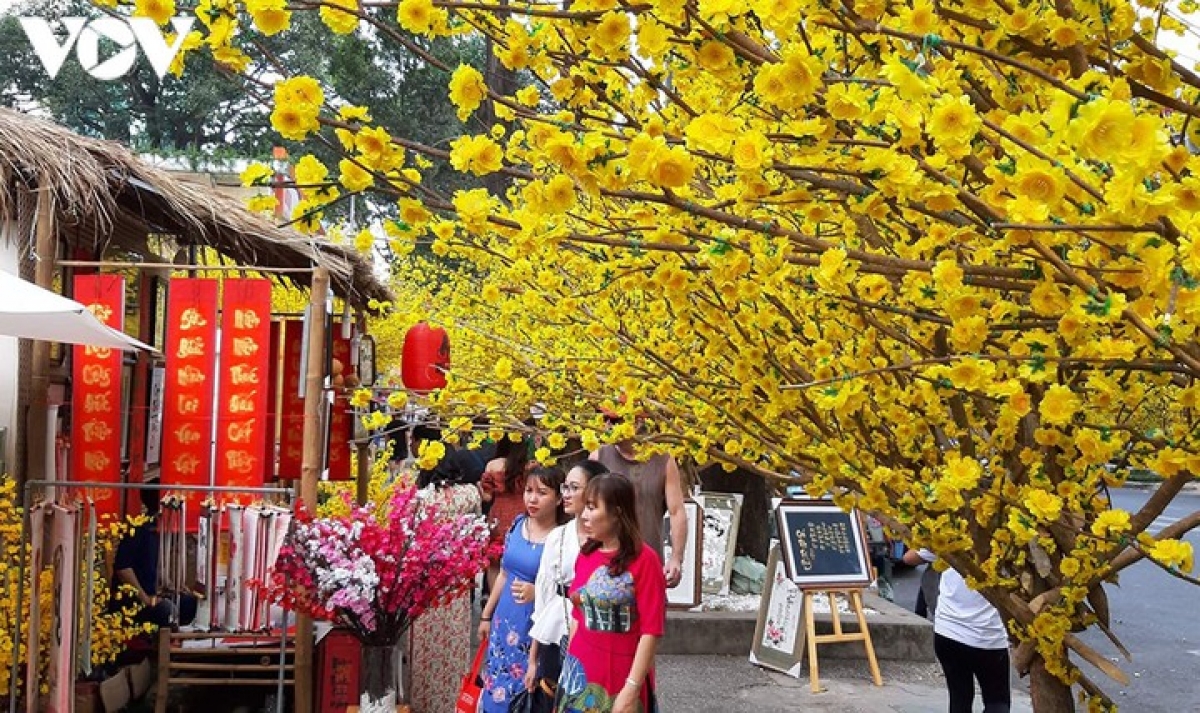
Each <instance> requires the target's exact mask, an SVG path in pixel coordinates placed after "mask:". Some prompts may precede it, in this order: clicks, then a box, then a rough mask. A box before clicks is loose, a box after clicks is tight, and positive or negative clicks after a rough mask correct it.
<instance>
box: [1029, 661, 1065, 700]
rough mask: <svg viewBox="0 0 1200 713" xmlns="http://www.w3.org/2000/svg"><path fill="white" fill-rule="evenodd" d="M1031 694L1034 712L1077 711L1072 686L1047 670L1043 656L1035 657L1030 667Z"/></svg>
mask: <svg viewBox="0 0 1200 713" xmlns="http://www.w3.org/2000/svg"><path fill="white" fill-rule="evenodd" d="M1029 695H1030V697H1031V698H1032V699H1033V711H1034V713H1075V698H1074V696H1073V695H1072V694H1071V687H1070V686H1068V685H1067V684H1065V683H1063V682H1062V681H1060V680H1058V679H1057V678H1055V677H1054V675H1053V674H1051V673H1050V672H1049V671H1047V670H1046V662H1045V661H1044V660H1043V659H1042V657H1041V656H1037V657H1035V658H1034V659H1033V664H1032V665H1031V666H1030V668H1029Z"/></svg>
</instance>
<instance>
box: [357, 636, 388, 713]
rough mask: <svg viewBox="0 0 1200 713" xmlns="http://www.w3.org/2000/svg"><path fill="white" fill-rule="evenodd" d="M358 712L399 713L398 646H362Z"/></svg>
mask: <svg viewBox="0 0 1200 713" xmlns="http://www.w3.org/2000/svg"><path fill="white" fill-rule="evenodd" d="M358 692H359V693H358V713H396V703H397V697H396V647H395V646H393V645H384V646H379V645H373V644H363V645H362V659H361V661H360V662H359V669H358Z"/></svg>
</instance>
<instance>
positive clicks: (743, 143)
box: [733, 131, 772, 172]
mask: <svg viewBox="0 0 1200 713" xmlns="http://www.w3.org/2000/svg"><path fill="white" fill-rule="evenodd" d="M771 154H772V148H771V142H770V140H769V139H767V137H766V136H765V135H764V134H763V133H762V132H761V131H747V132H744V133H742V134H741V135H740V136H739V137H738V138H737V140H736V141H735V142H734V144H733V162H734V164H735V165H736V166H737V167H738V169H739V170H742V171H750V172H754V171H758V170H760V169H762V168H763V167H764V166H768V165H770V163H771Z"/></svg>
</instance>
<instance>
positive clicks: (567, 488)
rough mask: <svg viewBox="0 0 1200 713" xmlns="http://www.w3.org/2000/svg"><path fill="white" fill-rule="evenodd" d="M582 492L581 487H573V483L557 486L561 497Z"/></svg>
mask: <svg viewBox="0 0 1200 713" xmlns="http://www.w3.org/2000/svg"><path fill="white" fill-rule="evenodd" d="M582 491H583V486H581V485H575V484H574V483H563V484H562V485H560V486H558V492H560V493H562V494H563V495H574V494H575V493H578V492H582Z"/></svg>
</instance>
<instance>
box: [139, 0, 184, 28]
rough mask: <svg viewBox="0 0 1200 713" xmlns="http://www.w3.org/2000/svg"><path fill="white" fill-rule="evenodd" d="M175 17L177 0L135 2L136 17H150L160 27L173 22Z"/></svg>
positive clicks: (141, 0) (140, 0)
mask: <svg viewBox="0 0 1200 713" xmlns="http://www.w3.org/2000/svg"><path fill="white" fill-rule="evenodd" d="M174 15H175V0H135V2H134V5H133V16H134V17H148V18H150V19H151V20H154V21H155V22H157V23H158V24H160V25H165V24H167V23H168V22H170V21H171V18H172V17H173V16H174Z"/></svg>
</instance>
